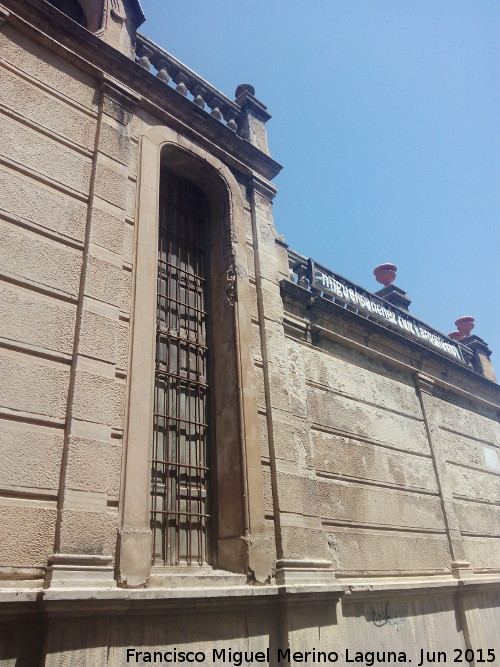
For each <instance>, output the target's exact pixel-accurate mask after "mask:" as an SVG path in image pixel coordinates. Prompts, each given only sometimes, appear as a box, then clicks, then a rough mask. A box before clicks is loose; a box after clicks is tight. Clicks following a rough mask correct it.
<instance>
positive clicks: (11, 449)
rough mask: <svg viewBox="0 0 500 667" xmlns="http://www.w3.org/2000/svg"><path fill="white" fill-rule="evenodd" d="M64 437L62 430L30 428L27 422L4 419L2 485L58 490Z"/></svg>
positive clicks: (0, 441) (1, 425) (1, 428)
mask: <svg viewBox="0 0 500 667" xmlns="http://www.w3.org/2000/svg"><path fill="white" fill-rule="evenodd" d="M63 439H64V433H63V431H62V430H60V431H59V432H54V431H52V430H49V429H47V430H30V428H29V426H27V425H23V424H18V423H16V424H12V425H10V424H9V422H2V423H0V460H1V462H2V464H1V465H0V488H5V487H9V488H10V487H17V488H19V489H24V490H30V491H37V490H44V491H52V492H53V493H54V494H56V493H57V492H58V489H59V470H60V465H61V458H62V451H63Z"/></svg>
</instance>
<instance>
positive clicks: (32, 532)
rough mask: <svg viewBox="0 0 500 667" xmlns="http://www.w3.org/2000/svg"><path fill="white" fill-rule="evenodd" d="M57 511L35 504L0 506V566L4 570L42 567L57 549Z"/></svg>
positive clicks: (6, 504)
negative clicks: (55, 534)
mask: <svg viewBox="0 0 500 667" xmlns="http://www.w3.org/2000/svg"><path fill="white" fill-rule="evenodd" d="M56 514H57V512H56V508H55V506H54V508H53V509H51V508H49V507H41V506H37V505H35V504H27V505H16V504H9V502H8V501H4V504H1V505H0V525H1V526H2V539H1V540H0V563H2V566H5V567H37V566H38V567H40V566H42V567H43V566H45V565H46V564H47V558H48V556H49V555H50V554H51V553H52V551H53V548H54V531H55V523H56Z"/></svg>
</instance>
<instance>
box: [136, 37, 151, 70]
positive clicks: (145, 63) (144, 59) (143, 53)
mask: <svg viewBox="0 0 500 667" xmlns="http://www.w3.org/2000/svg"><path fill="white" fill-rule="evenodd" d="M137 55H138V56H139V60H138V61H137V64H138V65H140V66H141V67H143V68H144V69H145V70H146V71H148V72H149V70H150V69H151V60H150V58H151V56H152V55H153V51H152V50H151V49H149V48H148V47H147V46H144V45H143V44H141V46H140V47H139V49H138V50H137Z"/></svg>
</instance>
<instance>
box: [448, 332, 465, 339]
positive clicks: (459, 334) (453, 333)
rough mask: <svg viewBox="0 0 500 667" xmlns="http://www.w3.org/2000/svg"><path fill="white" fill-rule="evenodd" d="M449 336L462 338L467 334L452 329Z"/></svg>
mask: <svg viewBox="0 0 500 667" xmlns="http://www.w3.org/2000/svg"><path fill="white" fill-rule="evenodd" d="M448 336H449V337H450V338H453V340H462V338H465V336H464V335H463V334H461V333H460V331H452V332H451V333H449V334H448Z"/></svg>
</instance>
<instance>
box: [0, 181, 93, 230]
mask: <svg viewBox="0 0 500 667" xmlns="http://www.w3.org/2000/svg"><path fill="white" fill-rule="evenodd" d="M0 188H1V190H2V204H1V206H2V208H4V207H5V210H6V213H7V214H11V215H13V216H14V218H15V219H20V220H21V221H23V222H24V221H25V222H27V223H30V224H31V225H34V226H35V228H36V227H40V228H41V231H45V230H48V231H49V232H55V234H56V235H57V236H60V237H61V240H62V241H63V242H64V241H65V240H66V239H68V240H70V241H77V242H78V243H83V241H84V239H85V226H86V221H87V206H86V205H85V204H84V203H83V202H81V201H79V200H78V199H73V198H72V197H70V196H68V195H65V194H63V193H62V192H59V191H58V190H55V189H53V188H51V187H49V186H46V185H43V184H42V183H40V182H39V181H36V180H34V179H32V178H29V177H27V176H24V175H23V174H20V173H16V172H15V171H7V170H5V171H4V170H2V169H0Z"/></svg>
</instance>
